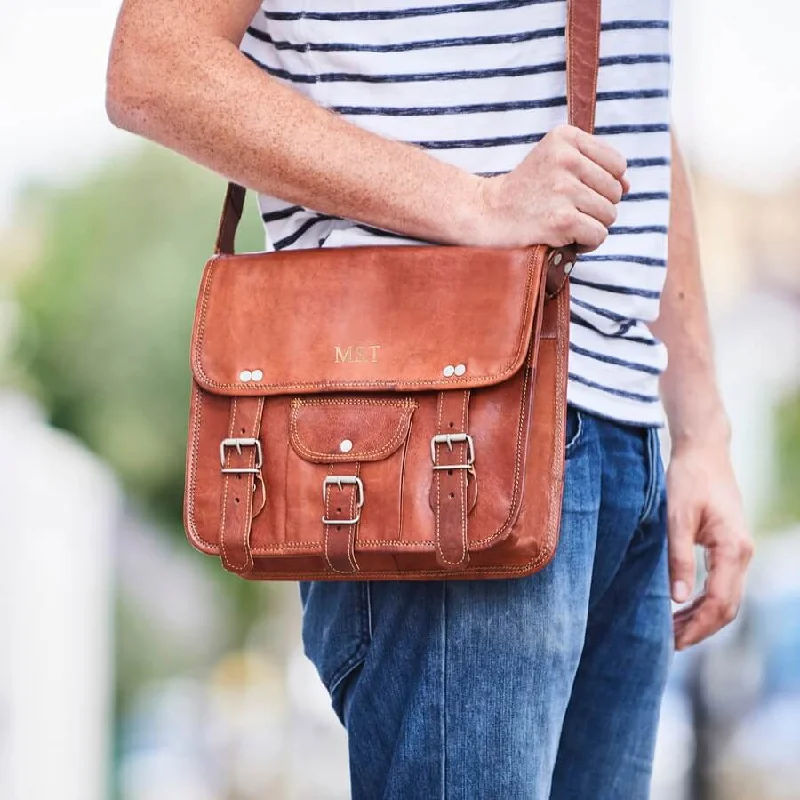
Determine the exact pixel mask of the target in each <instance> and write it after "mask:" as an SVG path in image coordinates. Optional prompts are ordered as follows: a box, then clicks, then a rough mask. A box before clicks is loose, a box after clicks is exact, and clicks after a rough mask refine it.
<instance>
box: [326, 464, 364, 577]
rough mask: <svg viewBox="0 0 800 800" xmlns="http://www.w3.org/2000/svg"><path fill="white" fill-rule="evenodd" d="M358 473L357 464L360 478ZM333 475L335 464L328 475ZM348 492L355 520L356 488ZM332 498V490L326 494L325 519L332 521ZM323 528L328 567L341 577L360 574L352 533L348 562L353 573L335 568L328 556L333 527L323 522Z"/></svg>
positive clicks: (349, 509) (350, 511) (350, 514)
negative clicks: (329, 538) (351, 550)
mask: <svg viewBox="0 0 800 800" xmlns="http://www.w3.org/2000/svg"><path fill="white" fill-rule="evenodd" d="M358 471H359V470H358V465H357V464H356V476H358ZM332 474H333V464H330V465H329V466H328V475H332ZM347 491H349V492H350V506H349V507H348V512H349V517H348V519H353V516H354V514H355V508H354V504H355V503H354V501H355V498H356V492H355V487H353V490H350V489H349V488H348V490H347ZM330 496H331V494H330V490H328V491H326V492H325V519H330V518H331V510H330ZM322 527H323V528H324V529H325V560H326V561H327V562H328V566H329V567H330V568H331V569H332V570H333V571H334V572H336V573H338V574H339V575H350V574H351V573H352V572H358V570H359V567H358V564H356V562H355V554H353V555H352V556H351V554H350V548H351V541H350V532H349V531H348V533H347V560H348V561H349V562H350V566H351V567H352V570H351V572H347V571H346V570H343V569H337V568H336V567H334V566H333V562H332V561H331V559H330V556H329V555H328V541H329V540H328V534H329V531H330V528H331V526H330V525H326V524H325V523H324V522H323V523H322ZM351 527H353V526H351ZM354 527H358V526H357V525H356V526H354ZM354 535H355V533H354Z"/></svg>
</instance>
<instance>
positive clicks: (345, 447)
mask: <svg viewBox="0 0 800 800" xmlns="http://www.w3.org/2000/svg"><path fill="white" fill-rule="evenodd" d="M352 449H353V443H352V442H351V441H350V440H349V439H344V440H342V442H341V443H340V444H339V450H340V451H341V452H342V453H349V452H350V451H351V450H352Z"/></svg>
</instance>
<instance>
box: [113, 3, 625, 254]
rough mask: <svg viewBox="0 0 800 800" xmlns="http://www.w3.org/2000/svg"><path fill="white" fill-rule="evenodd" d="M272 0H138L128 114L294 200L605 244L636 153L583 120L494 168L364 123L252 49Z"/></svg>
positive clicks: (510, 241) (478, 233) (454, 239)
mask: <svg viewBox="0 0 800 800" xmlns="http://www.w3.org/2000/svg"><path fill="white" fill-rule="evenodd" d="M259 6H260V3H259V2H258V0H226V2H224V3H221V2H219V0H125V2H124V4H123V7H122V11H121V12H120V16H119V20H118V23H117V30H116V33H115V36H114V42H113V44H112V49H111V58H110V62H109V71H108V92H107V108H108V113H109V117H110V118H111V120H112V121H113V122H114V123H115V124H116V125H119V126H120V127H123V128H126V129H127V130H130V131H133V132H135V133H138V134H141V135H143V136H145V137H147V138H149V139H153V140H155V141H157V142H159V143H160V144H163V145H165V146H166V147H169V148H171V149H173V150H176V151H178V152H179V153H182V154H183V155H186V156H188V157H189V158H191V159H193V160H195V161H197V162H199V163H201V164H203V165H204V166H206V167H209V168H210V169H212V170H214V171H216V172H219V173H221V174H223V175H226V176H228V177H230V178H232V179H234V180H236V181H238V182H240V183H242V184H243V185H245V186H248V187H250V188H253V189H256V190H259V191H263V192H267V193H269V194H272V195H274V196H276V197H280V198H281V199H283V200H286V201H288V202H290V203H299V204H301V205H304V206H307V207H309V208H313V209H315V210H317V211H321V212H324V213H330V214H335V215H337V216H342V217H345V218H348V219H357V220H360V221H362V222H366V223H368V224H371V225H376V226H379V227H382V228H386V229H389V230H393V231H397V232H399V233H403V234H406V235H408V236H412V237H416V238H420V239H424V240H429V241H438V242H444V243H452V244H474V245H487V246H518V245H529V244H539V243H541V244H549V245H553V246H561V245H564V244H571V243H572V242H578V243H579V244H580V245H582V246H583V247H584V248H586V249H592V248H595V247H597V246H599V245H600V244H601V243H602V241H603V240H604V239H605V237H606V235H607V229H608V227H609V226H610V225H612V224H613V222H614V220H615V218H616V204H617V203H618V202H619V200H620V198H621V195H622V192H623V191H624V190H626V189H627V180H626V179H625V177H624V173H625V168H626V164H625V159H624V158H623V157H622V156H621V155H620V154H619V153H617V152H616V151H615V150H614V149H613V148H611V147H610V146H608V145H606V144H604V143H602V142H600V141H599V140H597V139H595V138H594V137H591V136H589V135H587V134H584V133H583V132H581V131H578V130H576V129H575V128H569V127H567V126H564V127H562V128H560V129H558V130H556V131H554V132H551V133H550V134H548V136H547V137H545V139H544V140H543V141H542V142H540V143H539V144H538V145H537V146H536V147H534V148H533V149H532V151H531V154H530V155H529V156H528V157H527V158H526V159H525V160H524V161H523V163H522V164H521V165H520V167H518V168H517V169H516V170H514V172H512V173H510V174H509V175H506V176H500V177H495V178H480V177H477V176H474V175H471V174H469V173H467V172H465V171H463V170H460V169H458V168H456V167H453V166H450V165H448V164H445V163H443V162H441V161H439V160H438V159H435V158H433V157H432V156H430V155H429V154H427V153H425V152H424V151H423V150H420V149H418V148H415V147H411V146H409V145H406V144H403V143H400V142H396V141H390V140H388V139H384V138H382V137H380V136H377V135H375V134H372V133H370V132H368V131H364V130H362V129H360V128H358V127H357V126H355V125H352V124H350V123H349V122H347V121H346V120H344V119H343V118H341V117H339V116H337V115H336V114H332V113H330V112H329V111H327V110H325V109H323V108H321V107H320V106H318V105H316V104H315V103H314V102H313V101H311V100H309V99H308V98H306V97H304V96H303V95H301V94H300V93H299V92H296V91H294V90H293V89H291V88H288V87H286V86H284V85H282V84H281V83H280V82H279V81H277V80H275V79H272V78H271V77H269V76H268V75H267V74H266V73H265V72H264V71H263V70H261V69H260V68H259V67H257V66H256V65H254V64H253V63H252V62H250V61H249V60H248V59H247V58H246V57H244V56H243V55H242V54H241V53H240V52H239V50H238V43H239V42H240V41H241V39H242V37H243V35H244V32H245V30H246V29H247V26H248V24H249V23H250V21H251V19H252V18H253V15H254V14H255V13H256V11H257V10H258V8H259Z"/></svg>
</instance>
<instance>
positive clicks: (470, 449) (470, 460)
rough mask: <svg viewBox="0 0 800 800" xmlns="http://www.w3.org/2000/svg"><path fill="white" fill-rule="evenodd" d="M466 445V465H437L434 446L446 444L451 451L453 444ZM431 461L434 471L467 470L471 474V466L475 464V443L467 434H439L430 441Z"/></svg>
mask: <svg viewBox="0 0 800 800" xmlns="http://www.w3.org/2000/svg"><path fill="white" fill-rule="evenodd" d="M454 442H455V443H456V444H460V443H461V442H466V443H467V463H466V464H437V463H436V445H437V444H446V445H447V447H448V448H449V449H450V450H452V449H453V443H454ZM431 461H432V462H433V468H434V469H468V470H469V471H470V472H473V469H472V465H473V464H474V463H475V442H474V441H473V440H472V437H471V436H470V435H469V434H468V433H440V434H439V435H438V436H434V437H433V438H432V439H431Z"/></svg>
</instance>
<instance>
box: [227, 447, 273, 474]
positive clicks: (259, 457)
mask: <svg viewBox="0 0 800 800" xmlns="http://www.w3.org/2000/svg"><path fill="white" fill-rule="evenodd" d="M243 447H255V449H256V463H255V466H253V467H226V466H225V456H226V454H227V451H228V449H229V448H233V449H235V450H236V452H237V453H238V454H239V455H242V448H243ZM219 462H220V466H221V467H222V470H221V471H222V472H223V474H225V475H258V474H259V473H260V472H261V467H262V465H263V463H264V455H263V452H262V450H261V442H260V441H259V440H258V439H252V438H250V439H223V440H222V442H221V443H220V446H219Z"/></svg>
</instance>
